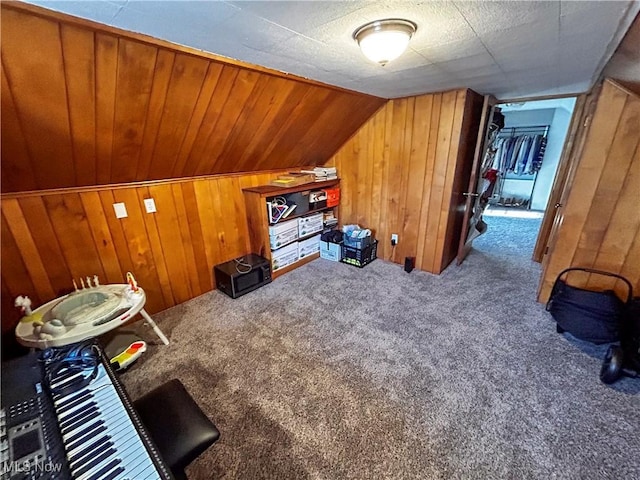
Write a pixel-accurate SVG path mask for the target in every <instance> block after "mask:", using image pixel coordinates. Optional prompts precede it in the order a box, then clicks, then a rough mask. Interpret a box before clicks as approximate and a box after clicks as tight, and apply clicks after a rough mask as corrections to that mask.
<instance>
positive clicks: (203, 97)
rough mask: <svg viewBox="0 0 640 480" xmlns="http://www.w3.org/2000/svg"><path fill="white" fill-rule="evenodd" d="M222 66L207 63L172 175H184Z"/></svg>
mask: <svg viewBox="0 0 640 480" xmlns="http://www.w3.org/2000/svg"><path fill="white" fill-rule="evenodd" d="M222 68H223V67H222V65H220V64H217V63H212V62H210V63H209V66H208V68H207V73H206V75H205V78H204V81H203V83H202V88H201V90H200V92H199V94H198V100H197V101H196V104H195V108H194V111H193V115H192V117H191V120H190V121H189V126H188V127H187V133H186V134H185V138H184V141H183V142H182V145H181V146H180V151H179V152H178V158H177V159H176V162H175V167H174V169H173V176H174V177H184V176H186V175H185V164H186V163H187V160H188V159H189V155H190V154H191V151H192V150H193V145H194V142H195V140H196V137H197V135H198V132H199V131H200V129H201V128H202V122H203V121H204V117H205V115H206V113H207V108H208V107H209V102H210V101H211V96H212V95H213V92H214V91H215V88H216V86H217V85H218V81H219V80H220V75H221V74H222ZM145 178H147V177H145Z"/></svg>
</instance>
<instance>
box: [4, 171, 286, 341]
mask: <svg viewBox="0 0 640 480" xmlns="http://www.w3.org/2000/svg"><path fill="white" fill-rule="evenodd" d="M282 173H283V171H282V170H280V171H274V172H261V173H260V174H246V175H225V176H213V177H202V178H197V179H190V180H180V181H166V182H156V183H148V184H139V185H134V186H112V187H101V188H97V189H95V188H84V189H76V190H58V191H48V192H33V193H26V194H9V195H6V194H5V195H3V197H2V204H1V206H2V232H1V233H2V292H3V296H5V292H6V295H8V296H9V298H11V299H13V298H15V297H16V296H18V295H28V296H30V297H31V299H32V300H33V302H34V305H35V306H38V305H40V304H42V303H44V302H47V301H49V300H52V299H53V298H55V297H56V296H59V295H62V294H64V293H69V292H70V291H71V290H72V289H73V284H72V279H74V278H75V279H76V281H77V282H78V285H79V281H78V279H79V278H80V277H82V278H84V277H86V276H87V275H90V276H93V275H95V274H97V275H98V276H99V277H100V280H101V282H102V283H103V284H106V283H121V282H124V279H125V275H126V272H128V271H131V272H133V274H134V275H135V276H136V279H137V280H138V282H139V283H140V285H141V286H142V287H143V288H144V289H145V291H146V293H147V305H146V307H145V308H146V309H147V310H148V311H149V312H150V313H153V312H158V311H160V310H164V309H165V308H168V307H171V306H173V305H176V304H178V303H181V302H184V301H186V300H188V299H190V298H193V297H195V296H198V295H201V294H202V293H204V292H207V291H209V290H211V289H212V288H213V279H212V270H211V269H212V267H213V265H216V264H218V263H222V262H225V261H227V260H230V259H231V258H236V257H238V256H241V255H244V254H246V253H249V233H248V230H247V222H246V214H245V205H244V195H243V193H242V188H244V187H248V186H253V185H259V184H264V183H268V182H269V181H271V180H272V179H273V178H275V177H276V176H277V175H278V174H282ZM145 198H153V199H154V201H155V203H156V208H157V212H156V213H152V214H147V213H146V212H145V209H144V204H143V200H144V199H145ZM115 202H124V203H125V205H126V208H127V212H128V217H127V218H123V219H117V218H116V217H115V213H114V210H113V203H115ZM1 318H2V332H3V334H4V333H7V332H10V331H11V330H12V329H13V328H14V327H15V325H16V322H17V321H18V318H19V314H18V311H17V309H15V308H13V306H12V304H11V302H4V301H3V302H2V317H1ZM5 337H6V338H5ZM3 338H5V340H6V339H9V340H10V339H11V336H10V335H6V336H5V335H3Z"/></svg>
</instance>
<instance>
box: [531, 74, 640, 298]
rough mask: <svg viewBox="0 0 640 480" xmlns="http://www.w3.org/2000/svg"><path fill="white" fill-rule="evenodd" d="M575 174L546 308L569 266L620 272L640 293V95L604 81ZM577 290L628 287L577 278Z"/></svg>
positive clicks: (557, 237)
mask: <svg viewBox="0 0 640 480" xmlns="http://www.w3.org/2000/svg"><path fill="white" fill-rule="evenodd" d="M577 155H578V158H577V160H575V161H576V162H577V165H576V168H575V173H574V174H573V177H572V178H571V180H570V185H569V186H568V187H567V188H566V189H565V193H564V196H563V199H562V200H561V203H562V205H563V207H562V211H561V219H560V225H561V226H560V227H559V228H558V229H557V231H556V232H555V233H554V234H553V235H552V238H551V239H550V242H549V243H550V247H549V253H548V255H547V256H546V257H545V259H544V262H543V268H544V270H543V275H542V280H541V284H540V291H539V296H538V299H539V300H540V301H541V302H546V301H547V299H548V297H549V294H550V291H551V287H552V285H553V282H554V280H555V278H556V276H557V275H558V274H559V273H560V272H561V271H562V270H563V269H565V268H568V267H588V268H595V269H599V270H605V271H608V272H612V273H619V274H622V275H623V276H625V277H626V278H627V279H628V280H630V281H631V282H632V284H633V285H634V291H635V293H636V295H637V292H638V291H640V209H638V205H639V201H640V97H639V96H638V95H636V94H634V93H633V92H631V91H629V90H627V89H625V88H622V87H621V86H619V85H617V84H615V83H614V82H611V81H608V80H607V81H605V82H604V85H603V86H602V91H601V92H600V96H599V98H598V100H597V106H596V110H595V113H594V115H593V119H592V121H591V123H590V126H589V127H588V130H587V132H586V136H585V140H584V146H583V148H582V149H581V150H580V151H578V152H577ZM569 280H570V281H571V283H572V284H575V285H577V286H586V287H587V288H595V289H610V288H615V289H616V290H617V291H618V292H619V293H620V294H622V295H624V294H626V289H625V288H623V285H622V284H621V282H614V281H609V280H606V279H603V277H601V276H595V275H580V274H573V275H572V277H571V278H570V279H569Z"/></svg>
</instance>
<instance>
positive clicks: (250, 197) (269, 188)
mask: <svg viewBox="0 0 640 480" xmlns="http://www.w3.org/2000/svg"><path fill="white" fill-rule="evenodd" d="M339 185H340V180H330V181H326V182H315V183H307V184H304V185H298V186H296V187H287V188H282V187H275V186H273V185H261V186H258V187H250V188H245V189H243V190H242V192H243V194H244V200H245V206H246V209H247V223H248V226H249V241H250V244H251V251H252V252H253V253H257V254H258V255H261V256H263V257H264V258H266V259H268V260H269V261H270V262H271V247H270V244H269V226H271V225H272V224H270V223H269V217H268V215H267V198H271V197H275V196H283V195H287V194H290V193H299V192H306V191H313V190H324V189H326V188H333V187H337V186H339ZM335 208H337V207H325V208H318V209H314V210H309V211H308V212H304V213H297V214H295V215H293V214H292V215H289V216H288V217H287V218H286V219H283V220H282V221H283V222H284V221H289V220H293V219H296V218H300V217H304V216H307V215H312V214H314V213H319V212H325V211H329V210H333V209H335ZM314 235H317V233H316V234H314ZM314 235H306V236H304V237H301V238H299V239H297V240H295V241H296V242H298V241H300V240H304V239H306V238H310V237H312V236H314ZM291 243H293V242H291ZM279 248H282V247H279ZM319 257H320V253H315V254H313V255H309V256H308V257H304V258H303V259H301V260H298V261H297V262H295V263H293V264H291V265H288V266H286V267H283V268H281V269H279V270H277V271H275V272H273V274H272V276H273V278H274V279H275V278H277V277H279V276H280V275H283V274H285V273H287V272H290V271H291V270H294V269H296V268H298V267H300V266H302V265H304V264H306V263H309V262H310V261H312V260H315V259H316V258H319Z"/></svg>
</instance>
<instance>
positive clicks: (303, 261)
mask: <svg viewBox="0 0 640 480" xmlns="http://www.w3.org/2000/svg"><path fill="white" fill-rule="evenodd" d="M316 258H320V252H318V253H314V254H312V255H309V256H308V257H304V258H303V259H301V260H298V261H297V262H296V263H292V264H291V265H287V266H286V267H284V268H281V269H280V270H276V271H275V272H273V273H272V274H271V276H272V277H273V278H274V279H276V278H278V277H279V276H280V275H284V274H285V273H288V272H290V271H291V270H295V269H296V268H298V267H301V266H302V265H305V264H307V263H309V262H311V261H312V260H315V259H316Z"/></svg>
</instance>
